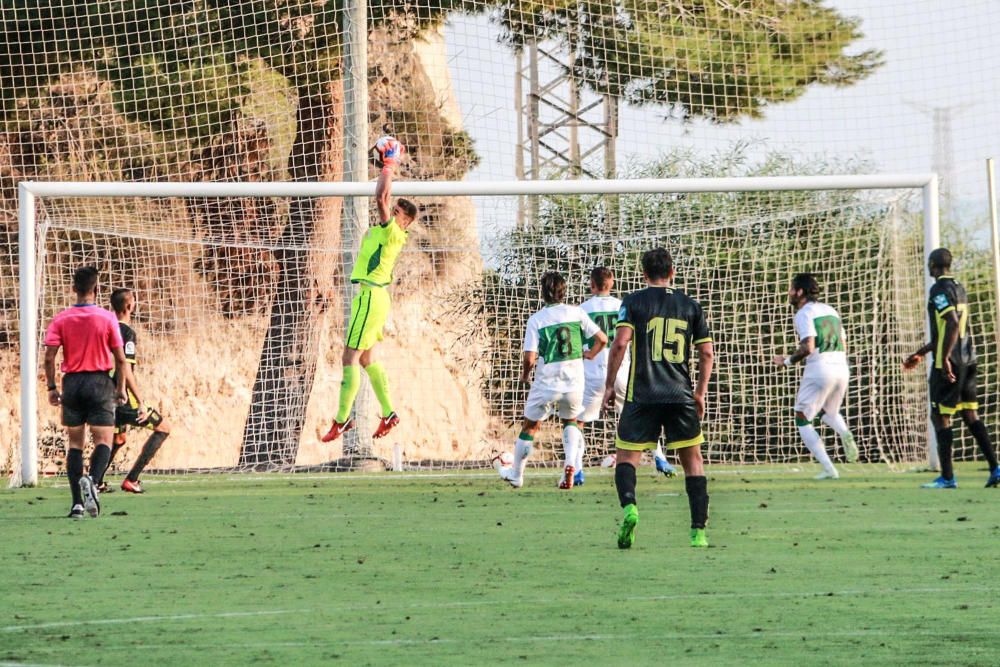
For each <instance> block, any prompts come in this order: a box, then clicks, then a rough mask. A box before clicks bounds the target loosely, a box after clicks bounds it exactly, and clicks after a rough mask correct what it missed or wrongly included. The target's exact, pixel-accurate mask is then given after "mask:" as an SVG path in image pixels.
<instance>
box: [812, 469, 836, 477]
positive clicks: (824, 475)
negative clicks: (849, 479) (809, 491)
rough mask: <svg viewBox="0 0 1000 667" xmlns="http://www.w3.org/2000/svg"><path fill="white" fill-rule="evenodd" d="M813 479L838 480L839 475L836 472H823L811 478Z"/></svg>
mask: <svg viewBox="0 0 1000 667" xmlns="http://www.w3.org/2000/svg"><path fill="white" fill-rule="evenodd" d="M813 479H840V473H839V472H837V471H836V470H832V471H831V470H824V471H823V472H821V473H820V474H818V475H816V476H815V477H813Z"/></svg>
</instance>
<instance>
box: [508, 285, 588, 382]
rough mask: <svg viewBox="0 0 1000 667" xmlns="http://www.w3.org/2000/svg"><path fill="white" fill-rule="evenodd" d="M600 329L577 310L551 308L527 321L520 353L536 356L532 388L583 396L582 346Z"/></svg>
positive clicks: (555, 306)
mask: <svg viewBox="0 0 1000 667" xmlns="http://www.w3.org/2000/svg"><path fill="white" fill-rule="evenodd" d="M600 330H601V329H600V327H598V326H597V325H596V324H594V321H593V320H591V319H590V317H588V316H587V313H585V312H583V309H581V308H580V307H579V306H570V305H568V304H565V303H557V304H552V305H550V306H546V307H545V308H542V309H541V310H540V311H538V312H537V313H535V314H534V315H532V316H531V317H530V318H528V326H527V327H526V329H525V331H524V351H525V352H537V353H538V362H537V366H536V368H535V381H534V383H533V384H532V386H535V385H538V386H539V387H541V388H544V389H549V390H551V391H554V392H573V391H578V392H583V389H584V371H583V342H584V340H585V339H587V338H591V337H593V336H595V335H597V333H599V332H600Z"/></svg>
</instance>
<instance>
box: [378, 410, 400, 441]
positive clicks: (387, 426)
mask: <svg viewBox="0 0 1000 667" xmlns="http://www.w3.org/2000/svg"><path fill="white" fill-rule="evenodd" d="M397 424H399V415H397V414H396V413H395V412H390V413H389V414H388V415H387V416H385V417H382V419H380V420H379V422H378V428H377V429H375V432H374V433H372V437H373V438H375V439H378V438H384V437H385V436H387V435H389V431H391V430H392V429H394V428H396V425H397Z"/></svg>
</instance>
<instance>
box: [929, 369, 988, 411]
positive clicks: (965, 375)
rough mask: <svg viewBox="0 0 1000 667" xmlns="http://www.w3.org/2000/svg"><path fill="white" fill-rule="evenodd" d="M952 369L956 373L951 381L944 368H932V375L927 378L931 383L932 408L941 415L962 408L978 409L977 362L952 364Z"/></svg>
mask: <svg viewBox="0 0 1000 667" xmlns="http://www.w3.org/2000/svg"><path fill="white" fill-rule="evenodd" d="M952 371H953V372H954V373H955V381H954V382H949V381H948V376H946V375H945V373H944V369H940V368H934V369H931V374H930V377H929V378H928V379H927V381H928V383H929V385H930V395H931V409H932V410H934V411H935V412H937V413H938V414H939V415H953V414H955V413H956V412H960V411H962V410H978V409H979V399H978V397H977V396H976V394H977V391H978V387H977V386H976V385H977V371H976V364H969V365H967V366H957V365H955V366H952Z"/></svg>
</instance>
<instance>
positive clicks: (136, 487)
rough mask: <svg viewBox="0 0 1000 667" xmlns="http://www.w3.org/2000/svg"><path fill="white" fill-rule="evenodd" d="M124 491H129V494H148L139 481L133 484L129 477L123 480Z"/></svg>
mask: <svg viewBox="0 0 1000 667" xmlns="http://www.w3.org/2000/svg"><path fill="white" fill-rule="evenodd" d="M122 491H128V492H129V493H146V491H145V490H144V489H143V488H142V484H141V483H140V482H139V480H136V481H134V482H133V481H132V480H130V479H129V478H128V477H126V478H125V479H123V480H122Z"/></svg>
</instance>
